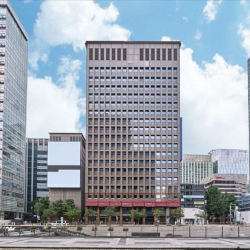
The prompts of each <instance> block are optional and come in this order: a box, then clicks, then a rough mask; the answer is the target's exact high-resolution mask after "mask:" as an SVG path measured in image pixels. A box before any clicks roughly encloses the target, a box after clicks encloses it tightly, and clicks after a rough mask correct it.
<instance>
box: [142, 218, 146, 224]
mask: <svg viewBox="0 0 250 250" xmlns="http://www.w3.org/2000/svg"><path fill="white" fill-rule="evenodd" d="M145 224H146V217H144V218H142V225H145Z"/></svg>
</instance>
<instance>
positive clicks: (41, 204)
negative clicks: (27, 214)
mask: <svg viewBox="0 0 250 250" xmlns="http://www.w3.org/2000/svg"><path fill="white" fill-rule="evenodd" d="M49 206H50V201H49V197H41V198H39V199H38V200H37V201H36V203H35V205H34V212H35V213H36V214H37V215H40V216H41V217H43V213H44V210H46V209H48V208H49Z"/></svg>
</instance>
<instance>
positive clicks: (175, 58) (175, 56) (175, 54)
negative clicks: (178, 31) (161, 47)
mask: <svg viewBox="0 0 250 250" xmlns="http://www.w3.org/2000/svg"><path fill="white" fill-rule="evenodd" d="M174 61H177V49H174Z"/></svg>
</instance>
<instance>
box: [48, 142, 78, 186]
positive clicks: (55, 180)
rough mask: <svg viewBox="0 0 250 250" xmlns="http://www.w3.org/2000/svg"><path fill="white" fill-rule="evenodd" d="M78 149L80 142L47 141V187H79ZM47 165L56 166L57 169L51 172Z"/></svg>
mask: <svg viewBox="0 0 250 250" xmlns="http://www.w3.org/2000/svg"><path fill="white" fill-rule="evenodd" d="M80 150H81V144H80V142H49V143H48V188H80V164H81V152H80ZM49 166H57V167H58V171H56V172H51V171H50V169H49ZM67 166H68V167H67ZM71 166H79V169H70V167H71Z"/></svg>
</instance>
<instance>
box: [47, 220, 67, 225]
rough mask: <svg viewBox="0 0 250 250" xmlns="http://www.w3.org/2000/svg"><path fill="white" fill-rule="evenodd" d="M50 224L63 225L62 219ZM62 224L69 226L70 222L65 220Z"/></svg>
mask: <svg viewBox="0 0 250 250" xmlns="http://www.w3.org/2000/svg"><path fill="white" fill-rule="evenodd" d="M50 225H51V226H61V221H60V220H57V221H53V222H51V223H50ZM62 225H63V226H67V225H69V223H68V222H67V221H66V220H64V221H63V224H62Z"/></svg>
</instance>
